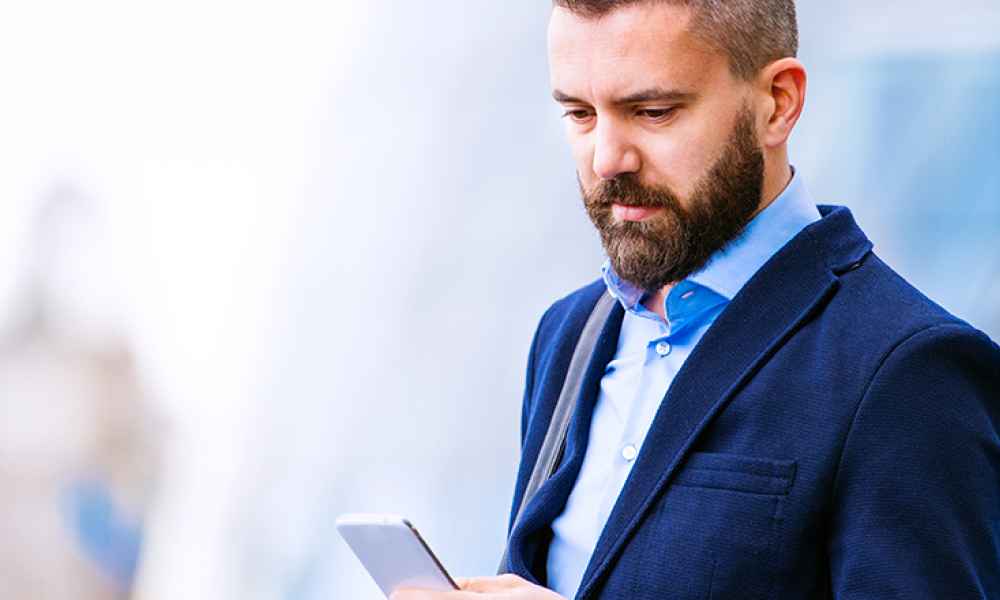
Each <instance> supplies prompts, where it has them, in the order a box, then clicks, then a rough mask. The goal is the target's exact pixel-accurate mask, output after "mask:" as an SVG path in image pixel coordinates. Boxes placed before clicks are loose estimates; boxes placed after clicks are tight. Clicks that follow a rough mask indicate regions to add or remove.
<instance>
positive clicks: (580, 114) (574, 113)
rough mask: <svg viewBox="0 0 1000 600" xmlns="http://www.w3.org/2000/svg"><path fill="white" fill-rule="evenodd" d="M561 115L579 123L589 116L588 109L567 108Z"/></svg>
mask: <svg viewBox="0 0 1000 600" xmlns="http://www.w3.org/2000/svg"><path fill="white" fill-rule="evenodd" d="M563 117H569V118H570V119H572V120H573V121H576V122H578V123H580V122H583V121H586V120H587V119H589V118H590V111H588V110H583V109H572V110H567V111H566V112H564V113H563Z"/></svg>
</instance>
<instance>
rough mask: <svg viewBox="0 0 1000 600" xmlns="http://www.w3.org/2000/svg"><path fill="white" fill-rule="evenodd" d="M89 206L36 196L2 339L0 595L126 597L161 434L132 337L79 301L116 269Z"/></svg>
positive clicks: (85, 599) (74, 199)
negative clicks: (15, 295)
mask: <svg viewBox="0 0 1000 600" xmlns="http://www.w3.org/2000/svg"><path fill="white" fill-rule="evenodd" d="M92 209H93V207H92V206H90V205H89V204H88V203H87V202H86V199H85V198H84V197H82V196H81V195H79V194H77V193H76V192H75V191H74V190H73V189H72V188H67V187H60V188H58V189H55V190H53V191H52V192H51V193H50V194H49V196H48V197H47V198H46V199H45V200H44V202H43V205H42V207H41V210H40V211H39V213H38V218H37V221H36V224H35V231H34V233H33V239H32V247H31V253H30V255H29V260H28V261H27V263H28V264H27V268H26V269H25V272H24V276H23V279H22V282H23V283H22V286H21V289H20V291H19V296H20V297H19V301H18V302H17V303H16V309H15V310H16V315H15V316H14V318H13V319H9V320H8V327H7V329H6V331H4V332H3V333H2V336H0V414H2V417H0V582H2V583H0V587H2V591H3V597H5V598H19V599H21V598H23V599H28V598H30V599H32V600H36V599H37V600H68V599H74V600H103V599H111V598H123V597H126V596H128V594H129V590H130V588H131V584H132V580H133V576H134V573H135V569H136V563H137V561H138V558H139V551H140V546H141V524H142V518H143V515H144V513H145V512H146V509H147V507H148V504H149V501H150V498H151V492H152V491H153V485H154V482H155V474H156V471H157V458H156V457H157V445H158V444H157V441H156V440H157V438H158V432H157V431H156V427H155V419H154V418H153V416H152V414H151V410H150V407H149V404H148V402H147V401H146V398H147V393H146V391H145V390H143V388H142V385H141V382H140V381H139V379H138V378H137V375H136V370H135V367H134V364H133V360H132V355H131V353H130V351H129V348H128V344H127V341H126V340H124V339H122V338H121V336H120V335H119V334H118V332H116V331H115V327H114V324H113V322H112V321H109V320H108V319H106V318H103V319H102V318H101V316H102V315H101V314H100V313H101V312H103V311H104V309H106V308H107V306H102V307H95V306H87V302H86V301H85V300H84V298H94V295H91V294H89V293H88V291H87V287H88V286H101V285H106V284H107V282H108V281H109V279H110V278H109V273H108V272H107V271H108V270H110V267H109V265H108V264H107V262H105V261H107V259H108V257H107V256H106V255H105V256H102V253H101V252H100V248H101V240H100V238H99V236H100V227H99V226H100V223H99V221H98V220H96V219H95V214H94V212H93V210H92ZM97 297H98V298H99V297H100V294H98V295H97ZM93 308H98V309H99V310H97V311H95V310H91V309H93Z"/></svg>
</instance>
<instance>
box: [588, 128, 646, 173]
mask: <svg viewBox="0 0 1000 600" xmlns="http://www.w3.org/2000/svg"><path fill="white" fill-rule="evenodd" d="M639 166H640V161H639V153H638V152H637V151H636V149H635V147H634V146H633V145H632V144H631V143H630V142H629V140H628V139H627V136H626V135H625V132H624V131H623V130H622V128H621V127H620V126H617V125H616V124H615V123H614V122H611V121H605V122H604V123H603V124H602V123H600V122H598V124H597V127H596V130H595V139H594V165H593V169H594V174H595V175H597V176H598V177H600V178H601V179H614V178H615V177H617V176H619V175H621V174H623V173H636V172H638V171H639Z"/></svg>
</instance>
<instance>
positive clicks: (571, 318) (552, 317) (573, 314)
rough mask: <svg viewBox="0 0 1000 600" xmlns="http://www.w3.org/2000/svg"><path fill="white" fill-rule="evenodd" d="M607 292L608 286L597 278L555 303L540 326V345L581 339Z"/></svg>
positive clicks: (543, 316)
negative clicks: (595, 308)
mask: <svg viewBox="0 0 1000 600" xmlns="http://www.w3.org/2000/svg"><path fill="white" fill-rule="evenodd" d="M605 291H607V286H606V285H605V283H604V280H603V279H601V278H597V279H595V280H593V281H591V282H590V283H588V284H586V285H584V286H582V287H579V288H577V289H575V290H573V291H572V292H570V293H568V294H566V295H564V296H562V297H561V298H559V299H558V300H556V301H554V302H553V303H552V304H551V305H549V308H548V309H547V310H546V311H545V313H544V314H543V315H542V318H541V321H540V322H539V324H538V331H537V334H536V335H537V338H538V343H539V344H542V345H544V344H546V343H547V342H550V341H551V340H553V339H562V338H567V337H568V338H573V339H575V337H579V334H580V332H581V331H583V326H584V325H585V324H586V322H587V318H588V317H589V316H590V313H591V312H592V311H593V310H594V306H595V305H596V304H597V301H598V300H599V299H600V297H601V295H602V294H604V292H605ZM574 336H575V337H574Z"/></svg>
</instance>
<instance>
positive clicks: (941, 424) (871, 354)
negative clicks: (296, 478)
mask: <svg viewBox="0 0 1000 600" xmlns="http://www.w3.org/2000/svg"><path fill="white" fill-rule="evenodd" d="M797 46H798V33H797V25H796V17H795V7H794V4H793V2H792V0H645V1H642V0H638V1H637V0H557V1H556V2H555V7H554V9H553V12H552V16H551V21H550V28H549V59H550V68H551V80H552V87H553V95H554V97H555V100H556V101H557V102H558V103H560V104H561V105H562V106H563V107H564V109H565V119H566V129H567V134H568V138H569V142H570V146H571V148H572V152H573V156H574V159H575V161H576V167H577V175H578V177H579V182H580V189H581V191H582V194H583V199H584V204H585V207H586V210H587V213H588V214H589V216H590V218H591V220H592V221H593V222H594V225H595V226H596V227H597V230H598V232H599V233H600V237H601V241H602V243H603V246H604V249H605V251H606V253H607V256H608V260H607V262H606V264H605V265H604V267H603V269H602V276H601V277H600V278H599V279H598V280H596V281H595V282H593V283H591V284H590V285H587V286H586V287H583V288H581V289H580V290H577V291H576V292H573V293H572V294H570V295H568V296H567V297H565V298H563V299H561V300H559V301H557V302H556V303H555V304H553V305H552V307H551V308H549V310H548V311H547V312H546V313H545V314H544V316H543V317H542V319H541V322H540V324H539V326H538V330H537V332H536V334H535V338H534V341H533V343H532V347H531V353H530V356H529V359H528V369H527V376H526V390H525V395H524V406H523V418H522V442H523V443H522V458H521V466H520V471H519V475H518V481H517V486H516V489H515V496H514V507H513V511H512V514H511V522H512V527H511V531H510V539H509V548H508V554H507V555H506V556H505V560H504V564H503V566H502V569H503V571H505V572H506V573H507V574H506V575H503V576H500V577H483V578H475V579H468V580H463V581H462V582H461V584H460V587H461V588H462V590H460V591H455V592H447V593H430V592H423V591H419V590H402V591H399V592H397V593H396V594H394V596H393V597H394V598H397V599H398V600H407V599H409V600H412V599H425V600H429V599H437V600H444V599H450V598H453V599H456V600H457V599H460V598H470V599H471V598H484V599H485V598H497V599H499V598H507V599H515V598H516V599H523V600H528V599H533V598H537V599H539V600H542V599H553V598H559V597H566V598H571V597H575V598H621V599H643V598H648V599H671V598H676V599H692V600H694V599H709V598H711V599H713V600H719V599H723V598H733V599H737V598H738V599H751V598H774V599H796V598H842V599H848V598H905V599H907V600H914V599H918V598H928V599H930V598H956V599H957V598H963V599H964V598H1000V433H998V432H1000V348H998V347H997V345H996V344H995V343H994V342H992V341H991V340H990V339H989V338H988V337H987V336H986V335H984V334H983V333H981V332H979V331H977V330H976V329H974V328H973V327H971V326H970V325H968V324H967V323H965V322H963V321H961V320H959V319H957V318H956V317H954V316H952V315H950V314H948V313H947V312H946V311H945V310H944V309H942V308H940V307H938V306H937V305H935V304H934V303H932V302H931V301H930V300H928V299H927V298H925V297H924V296H922V295H921V294H920V293H919V292H918V291H916V290H915V289H914V288H912V287H911V286H910V285H908V284H907V283H906V282H905V281H903V279H902V278H901V277H899V276H898V275H897V274H896V273H894V272H893V271H892V270H891V269H890V268H889V267H888V266H886V264H885V263H883V262H882V261H881V260H880V259H879V258H878V257H877V256H876V255H875V254H874V253H873V252H872V244H871V242H869V240H868V239H867V238H866V237H865V235H864V233H862V231H861V230H860V229H859V228H858V226H857V225H856V224H855V222H854V220H853V218H852V216H851V213H850V211H849V210H848V209H846V208H843V207H836V206H825V205H821V206H817V205H816V204H814V202H813V201H812V199H811V198H810V196H809V194H808V192H807V190H806V187H805V184H804V181H803V176H802V174H801V173H798V172H796V171H795V169H794V168H793V167H792V166H791V165H790V164H789V159H788V150H787V141H788V138H789V135H790V134H791V132H792V129H793V128H794V126H795V124H796V122H797V121H798V119H799V116H800V114H801V112H802V109H803V105H804V102H805V95H806V70H805V68H804V67H803V65H802V64H801V63H800V62H799V61H798V60H796V58H795V56H796V52H797ZM608 298H611V300H607V299H608ZM601 302H606V303H608V305H609V306H610V312H609V313H608V315H607V317H606V318H604V319H603V321H602V322H601V323H599V328H598V329H597V331H599V334H598V335H597V336H596V341H595V342H594V345H593V349H592V351H591V352H590V354H589V356H587V357H586V358H587V360H586V361H585V368H584V369H582V371H581V373H580V374H579V376H578V377H577V376H572V375H571V372H572V369H571V368H570V364H571V362H572V359H573V358H574V351H575V349H576V348H577V344H578V341H579V340H581V339H582V338H583V337H585V336H584V335H583V332H584V329H585V324H586V323H587V322H588V319H589V318H590V316H591V314H592V313H593V314H597V313H596V312H594V311H595V306H599V305H600V303H601ZM573 377H577V381H578V384H579V394H578V395H576V397H575V398H573V401H574V404H573V406H572V413H571V416H570V417H569V421H568V423H569V424H568V431H567V433H566V437H565V442H564V444H563V445H562V446H561V447H560V451H559V453H558V454H557V455H555V456H556V458H555V459H554V460H555V463H554V464H555V468H554V469H553V470H552V471H551V473H546V474H545V475H546V476H547V478H545V479H544V480H543V481H542V483H541V484H540V486H537V487H536V488H535V489H531V488H532V486H531V485H529V481H530V480H531V479H532V478H533V474H534V473H535V472H536V471H537V468H536V463H537V462H538V461H539V460H540V459H539V456H540V454H543V446H544V444H545V439H546V435H547V434H548V433H549V431H550V430H551V429H552V427H553V425H552V423H553V421H554V420H556V419H555V418H554V417H553V414H554V413H555V412H557V411H556V407H557V404H558V402H559V398H560V394H561V392H562V390H563V389H564V386H565V385H567V384H568V383H569V382H570V381H571V379H573Z"/></svg>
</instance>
